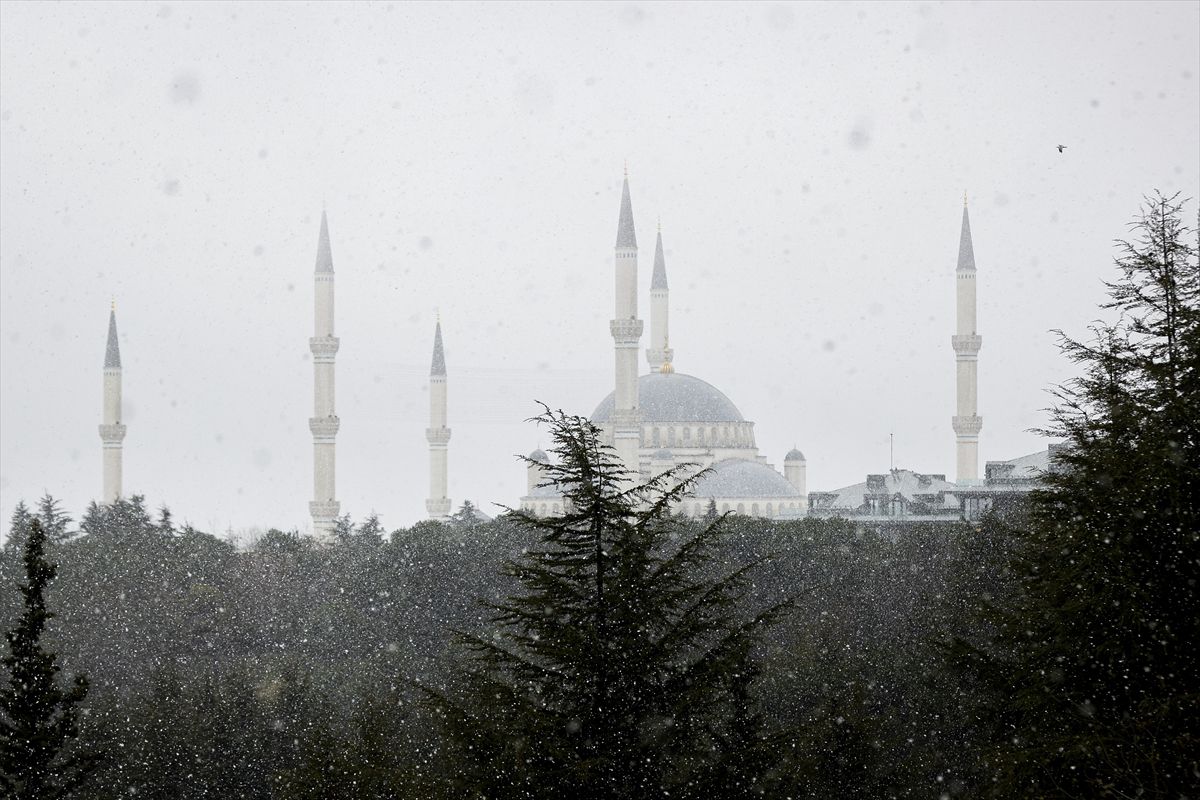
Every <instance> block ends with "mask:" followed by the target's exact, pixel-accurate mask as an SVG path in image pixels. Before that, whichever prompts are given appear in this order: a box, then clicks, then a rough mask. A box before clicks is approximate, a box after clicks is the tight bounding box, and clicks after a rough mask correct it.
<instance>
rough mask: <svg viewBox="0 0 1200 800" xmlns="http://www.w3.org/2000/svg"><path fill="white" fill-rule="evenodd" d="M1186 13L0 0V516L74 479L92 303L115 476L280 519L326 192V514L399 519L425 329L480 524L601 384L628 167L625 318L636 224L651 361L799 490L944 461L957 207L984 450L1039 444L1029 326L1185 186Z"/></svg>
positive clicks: (307, 396) (298, 518)
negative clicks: (801, 469)
mask: <svg viewBox="0 0 1200 800" xmlns="http://www.w3.org/2000/svg"><path fill="white" fill-rule="evenodd" d="M1198 31H1200V4H1198V3H1194V2H1192V3H1182V2H1179V3H1157V4H1156V3H1143V2H1139V3H1089V4H1083V3H1064V4H1050V3H1039V4H1033V3H1028V4H1019V3H1002V4H992V3H952V4H944V5H940V4H915V5H909V4H901V3H888V4H859V5H854V4H837V5H816V4H804V5H795V6H787V5H777V4H752V3H739V4H736V5H719V4H696V5H692V4H682V3H678V4H676V3H672V4H650V3H641V4H633V3H631V4H625V5H621V4H604V5H601V4H590V5H589V4H582V3H575V4H559V5H550V4H545V3H539V4H529V5H505V4H499V3H488V4H466V3H463V4H454V5H450V4H444V5H411V4H401V3H394V4H391V3H388V4H384V3H380V4H363V5H357V4H355V5H351V4H334V3H314V4H306V5H285V4H283V3H263V4H257V5H255V4H249V3H246V4H240V3H239V4H223V3H215V2H214V3H204V4H185V3H171V4H162V5H160V4H154V3H150V4H123V5H122V4H111V3H74V4H73V3H63V4H49V3H14V2H6V3H3V4H2V5H0V370H2V371H0V376H2V381H0V513H2V514H3V517H4V523H3V527H7V517H8V515H9V514H10V513H11V510H12V507H13V506H14V505H15V504H16V502H17V500H18V499H21V498H25V499H26V500H27V501H32V500H35V499H36V498H37V496H39V495H40V494H41V493H42V492H43V490H49V491H50V492H51V493H53V494H55V495H56V496H59V497H60V498H62V499H63V500H64V502H65V504H66V506H67V508H68V510H69V511H70V512H71V513H72V514H73V515H74V516H76V517H78V515H79V514H80V513H81V512H82V510H83V508H84V506H85V505H86V503H87V502H88V500H90V499H92V498H93V497H95V496H96V495H97V494H98V493H99V490H100V440H99V436H98V434H97V430H96V425H97V424H98V423H99V421H100V405H101V402H100V401H101V394H100V390H101V365H102V363H103V356H104V337H105V328H106V325H107V316H108V308H109V301H110V298H112V297H115V298H116V300H117V314H118V324H119V327H120V332H121V355H122V358H123V361H124V366H125V376H124V384H125V397H126V409H125V418H126V422H127V424H128V426H129V434H128V437H127V438H126V440H125V489H126V492H127V493H128V492H140V493H144V494H145V495H146V496H147V499H148V501H149V502H150V503H151V504H152V505H155V506H157V505H159V504H162V503H167V504H168V505H170V506H171V508H172V509H173V510H174V511H175V513H176V515H177V517H178V518H179V519H186V520H190V521H191V522H192V523H193V524H196V525H198V526H201V527H202V528H205V529H208V530H213V531H215V532H221V531H224V530H226V529H227V528H230V527H232V528H233V529H235V530H239V529H244V528H250V527H267V526H276V527H299V528H301V529H307V528H308V526H309V524H310V523H309V517H308V510H307V503H308V501H309V500H310V499H311V494H312V455H311V450H312V446H311V436H310V434H309V431H308V422H307V421H308V417H309V416H310V415H311V413H312V380H313V379H312V363H311V361H310V356H309V354H308V344H307V343H308V337H309V336H311V335H312V313H313V312H312V305H313V290H312V287H313V281H312V272H313V264H314V259H315V255H316V240H317V224H318V220H319V218H320V211H321V206H322V203H325V205H326V207H327V208H328V212H329V219H330V230H331V234H332V240H333V254H334V264H335V268H336V271H337V293H338V295H337V304H338V318H337V332H338V335H339V336H340V337H341V340H342V348H341V352H340V353H339V355H338V361H337V390H338V397H337V409H338V414H339V416H340V417H341V420H342V428H341V433H340V434H339V436H338V497H339V499H340V500H341V501H342V508H343V510H344V511H349V512H351V513H352V514H353V515H354V516H355V517H356V518H359V517H361V516H364V515H365V514H366V513H368V512H370V511H372V510H375V511H378V512H379V513H380V514H381V515H382V516H383V521H384V523H385V524H386V525H388V526H389V527H398V526H400V525H407V524H410V523H412V522H414V521H416V520H417V519H419V518H422V517H423V516H424V515H425V510H424V504H423V501H424V498H425V496H426V494H427V482H428V478H427V463H428V461H427V450H426V443H425V438H424V429H425V427H426V424H427V413H428V407H427V406H428V403H427V396H428V394H427V393H428V379H427V375H428V369H429V357H430V347H431V343H432V335H433V319H434V310H435V308H438V307H440V309H441V312H442V320H443V325H444V328H445V337H446V359H447V364H448V368H449V373H450V375H449V380H450V398H451V399H450V424H451V427H452V428H453V431H454V437H453V440H452V441H451V444H450V447H451V456H450V457H451V468H450V486H451V492H450V493H451V496H452V498H453V501H454V504H455V506H457V505H458V504H459V503H460V502H461V501H462V499H463V498H464V497H467V498H470V499H472V500H474V501H476V502H478V503H480V504H481V505H483V507H484V508H485V509H487V510H489V511H494V510H495V509H494V508H493V507H492V506H491V503H492V502H494V501H495V502H506V503H515V502H516V500H517V498H518V497H519V496H520V494H521V493H522V491H523V488H524V469H523V467H522V466H521V465H519V464H517V463H516V462H515V461H514V459H513V454H514V453H517V452H528V451H529V450H531V449H532V448H533V447H534V446H536V445H537V444H538V443H539V441H540V442H541V443H543V444H545V442H546V437H545V436H544V435H542V434H540V433H539V432H538V431H537V430H536V429H534V428H533V426H531V425H529V424H527V423H523V422H522V420H523V419H525V418H526V417H528V416H530V415H531V414H532V413H534V411H535V410H536V408H535V406H534V403H533V401H534V399H535V398H536V399H542V400H545V401H546V402H548V403H550V404H551V405H554V406H561V407H563V408H564V409H566V410H568V411H573V412H582V413H590V412H591V411H592V409H593V408H594V406H595V405H596V403H598V402H599V400H600V399H601V398H602V397H603V396H604V394H606V393H607V391H609V390H610V389H611V385H612V372H613V364H612V362H613V350H612V340H611V337H610V335H609V333H608V320H609V318H610V317H611V316H612V293H613V283H612V280H613V278H612V248H613V242H614V239H615V235H616V221H617V210H618V202H619V197H620V194H619V193H620V180H621V170H622V163H623V162H624V161H625V160H626V159H627V160H628V162H629V170H630V176H631V184H632V193H633V203H634V212H635V216H636V220H637V225H638V237H639V244H640V245H641V248H642V257H641V260H640V266H641V270H640V279H641V282H642V285H643V291H642V294H641V311H642V317H643V318H644V319H647V318H648V312H649V296H648V286H649V279H650V267H651V265H652V256H653V243H654V229H655V222H656V220H657V219H658V218H659V217H661V219H662V225H663V234H664V239H665V242H666V247H667V268H668V274H669V278H670V282H671V292H672V294H671V303H672V316H671V325H672V329H671V345H672V346H673V347H674V348H675V350H676V358H675V363H676V366H677V368H678V369H679V370H680V371H682V372H687V373H691V374H694V375H697V376H698V377H701V378H704V379H705V380H708V381H709V382H711V383H713V384H715V385H716V386H718V387H719V388H721V389H722V390H723V391H725V393H726V394H728V395H729V397H730V398H731V399H732V400H733V401H734V403H736V404H737V405H738V407H739V408H740V409H741V411H742V412H743V414H744V415H745V416H746V418H748V419H751V420H754V421H755V422H756V423H757V425H756V435H757V439H758V443H759V447H760V449H761V450H762V452H764V453H765V454H767V455H768V456H769V458H770V459H771V460H772V461H773V462H774V463H775V464H776V465H777V466H779V465H780V462H781V461H782V457H783V454H784V453H785V452H786V451H787V450H788V449H789V448H790V447H792V445H793V444H795V445H798V446H799V447H800V448H801V449H802V450H803V451H804V452H805V454H806V455H807V456H808V466H809V487H810V488H811V489H814V490H815V489H830V488H835V487H838V486H842V485H846V484H849V483H853V482H856V481H860V480H862V479H863V476H864V475H865V474H866V473H868V472H878V471H881V470H884V469H886V468H887V464H888V460H887V459H888V434H889V432H894V433H895V437H896V462H897V465H898V466H904V467H909V468H913V469H917V470H920V471H926V472H946V473H949V474H950V475H951V477H952V473H953V472H954V463H953V459H954V444H953V442H954V439H953V433H952V432H951V430H950V416H951V415H952V414H953V404H954V386H953V376H954V356H953V353H952V351H951V349H950V339H949V337H950V335H951V333H952V331H953V325H954V306H953V291H954V277H953V270H954V265H955V258H956V255H957V249H958V230H959V222H960V214H961V203H962V199H961V198H962V192H963V189H964V188H965V189H968V190H969V191H970V194H971V197H972V202H971V222H972V227H973V231H974V241H975V254H976V261H977V263H978V266H979V292H980V309H979V319H980V332H981V333H982V335H983V340H984V345H983V350H982V352H981V354H980V359H981V360H980V396H981V399H980V413H981V414H982V415H983V417H984V428H983V434H982V442H983V444H982V459H981V460H986V459H1005V458H1012V457H1015V456H1018V455H1022V454H1024V453H1027V452H1031V451H1033V450H1035V449H1039V448H1040V447H1042V446H1044V445H1043V443H1042V442H1041V441H1040V440H1039V439H1038V438H1037V437H1036V436H1034V435H1033V434H1031V433H1029V432H1028V429H1029V428H1031V427H1034V426H1037V425H1039V424H1042V423H1043V422H1044V421H1045V418H1044V415H1043V414H1042V413H1041V411H1040V409H1042V408H1044V407H1046V406H1047V405H1048V404H1049V402H1050V397H1049V395H1048V393H1047V389H1048V387H1050V386H1051V385H1052V384H1054V383H1055V382H1058V381H1061V380H1062V379H1064V378H1065V377H1067V376H1068V375H1069V374H1070V370H1069V367H1068V366H1067V365H1066V364H1065V362H1064V361H1063V360H1062V359H1061V358H1060V357H1059V356H1058V354H1057V351H1056V349H1055V347H1054V342H1053V337H1052V336H1051V334H1050V333H1049V330H1050V329H1052V328H1059V327H1061V328H1065V329H1067V330H1068V331H1070V332H1075V333H1080V332H1082V331H1083V329H1084V327H1085V325H1086V323H1087V322H1088V321H1089V320H1091V319H1092V318H1094V317H1095V316H1096V315H1097V311H1096V305H1097V303H1098V302H1099V301H1100V300H1101V299H1102V297H1103V287H1102V285H1101V283H1100V281H1101V279H1102V278H1110V277H1112V275H1113V272H1112V269H1111V258H1112V248H1111V240H1112V239H1113V238H1114V237H1116V236H1119V235H1121V234H1122V232H1123V231H1124V230H1125V224H1126V223H1127V222H1128V220H1129V219H1130V217H1131V216H1132V214H1133V213H1134V212H1135V210H1136V208H1137V204H1138V201H1139V198H1140V196H1141V195H1142V194H1143V193H1146V192H1149V191H1151V190H1153V189H1156V188H1158V189H1162V190H1163V191H1164V192H1174V191H1177V190H1182V191H1183V192H1184V193H1185V194H1186V195H1188V196H1195V195H1196V194H1197V191H1198V187H1200V101H1198V95H1200V92H1198V88H1197V80H1198V78H1197V73H1198V72H1200V63H1198V62H1200V46H1198V41H1197V40H1198ZM1059 143H1062V144H1066V145H1067V146H1068V149H1067V151H1066V152H1065V153H1064V154H1062V155H1060V154H1059V153H1058V152H1057V151H1056V150H1055V145H1056V144H1059ZM647 327H648V326H647ZM642 368H643V371H644V370H645V363H644V360H643V362H642Z"/></svg>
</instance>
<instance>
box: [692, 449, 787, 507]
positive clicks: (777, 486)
mask: <svg viewBox="0 0 1200 800" xmlns="http://www.w3.org/2000/svg"><path fill="white" fill-rule="evenodd" d="M692 495H693V496H695V497H714V498H716V497H733V498H736V497H758V498H770V497H802V496H803V495H801V494H800V492H799V490H797V489H796V487H795V486H792V484H790V483H788V482H787V480H786V479H785V478H784V477H783V476H782V475H780V474H779V473H778V472H776V471H775V470H773V469H771V468H770V467H768V466H767V465H766V464H761V463H759V462H757V461H747V460H745V459H742V458H726V459H723V460H721V461H718V462H717V463H715V464H713V465H712V467H710V468H709V470H708V472H707V473H706V474H704V475H703V476H701V478H700V480H698V481H696V486H695V488H694V489H693V490H692Z"/></svg>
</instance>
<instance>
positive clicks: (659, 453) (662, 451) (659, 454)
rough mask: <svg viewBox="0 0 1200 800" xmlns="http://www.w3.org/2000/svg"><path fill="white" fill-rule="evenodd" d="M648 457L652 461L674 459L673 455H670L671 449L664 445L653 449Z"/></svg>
mask: <svg viewBox="0 0 1200 800" xmlns="http://www.w3.org/2000/svg"><path fill="white" fill-rule="evenodd" d="M650 458H651V459H652V460H654V461H674V460H675V456H673V455H671V451H670V450H668V449H667V448H665V447H662V448H659V449H658V450H655V451H654V454H653V455H651V456H650Z"/></svg>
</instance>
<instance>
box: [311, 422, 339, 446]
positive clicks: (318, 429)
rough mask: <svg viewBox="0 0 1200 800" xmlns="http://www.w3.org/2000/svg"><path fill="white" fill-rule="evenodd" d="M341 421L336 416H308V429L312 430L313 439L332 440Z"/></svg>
mask: <svg viewBox="0 0 1200 800" xmlns="http://www.w3.org/2000/svg"><path fill="white" fill-rule="evenodd" d="M341 425H342V421H341V420H340V419H338V418H337V417H333V416H330V417H309V420H308V429H309V430H310V431H312V435H313V439H314V440H315V441H330V442H331V441H333V438H334V437H335V436H337V432H338V428H340V427H341Z"/></svg>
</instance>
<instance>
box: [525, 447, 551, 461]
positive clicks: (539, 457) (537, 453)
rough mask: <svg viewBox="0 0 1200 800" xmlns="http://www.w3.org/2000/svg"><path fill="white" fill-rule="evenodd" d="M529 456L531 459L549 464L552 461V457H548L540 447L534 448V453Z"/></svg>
mask: <svg viewBox="0 0 1200 800" xmlns="http://www.w3.org/2000/svg"><path fill="white" fill-rule="evenodd" d="M528 458H529V460H530V461H537V462H539V463H541V464H549V463H550V459H549V458H547V457H546V454H545V453H543V452H542V449H541V448H540V447H539V448H538V449H537V450H534V451H533V452H532V453H530V454H529V455H528Z"/></svg>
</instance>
